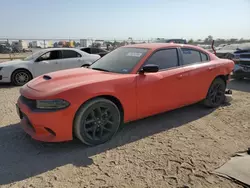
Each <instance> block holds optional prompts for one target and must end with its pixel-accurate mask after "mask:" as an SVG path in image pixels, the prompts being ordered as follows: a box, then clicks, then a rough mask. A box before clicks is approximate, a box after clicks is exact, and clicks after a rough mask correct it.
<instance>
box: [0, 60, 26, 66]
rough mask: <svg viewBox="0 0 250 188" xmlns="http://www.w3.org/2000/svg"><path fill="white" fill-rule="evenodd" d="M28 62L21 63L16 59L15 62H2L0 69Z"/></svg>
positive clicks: (21, 61)
mask: <svg viewBox="0 0 250 188" xmlns="http://www.w3.org/2000/svg"><path fill="white" fill-rule="evenodd" d="M28 62H29V61H23V60H21V59H16V60H12V61H4V62H2V63H0V67H8V66H12V65H19V64H26V63H28Z"/></svg>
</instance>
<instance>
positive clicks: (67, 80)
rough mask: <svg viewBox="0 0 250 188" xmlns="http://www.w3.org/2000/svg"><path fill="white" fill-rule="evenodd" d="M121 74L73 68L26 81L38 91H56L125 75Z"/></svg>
mask: <svg viewBox="0 0 250 188" xmlns="http://www.w3.org/2000/svg"><path fill="white" fill-rule="evenodd" d="M123 75H124V74H116V73H109V72H104V71H97V70H92V69H88V68H74V69H68V70H62V71H56V72H52V73H48V74H45V75H42V76H39V77H37V78H35V79H33V80H31V81H30V82H28V83H27V86H28V87H29V88H32V89H34V90H36V91H39V92H50V93H57V92H60V91H65V90H68V89H71V88H75V87H78V86H83V85H87V84H92V83H96V82H104V81H107V80H114V79H116V78H121V77H124V76H125V75H124V76H123Z"/></svg>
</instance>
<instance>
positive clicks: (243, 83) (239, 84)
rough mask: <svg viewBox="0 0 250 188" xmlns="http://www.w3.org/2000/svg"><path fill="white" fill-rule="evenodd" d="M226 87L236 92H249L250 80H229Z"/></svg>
mask: <svg viewBox="0 0 250 188" xmlns="http://www.w3.org/2000/svg"><path fill="white" fill-rule="evenodd" d="M227 87H228V89H232V90H236V91H243V92H250V79H244V80H231V81H230V82H229V83H228V86H227Z"/></svg>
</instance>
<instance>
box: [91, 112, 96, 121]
mask: <svg viewBox="0 0 250 188" xmlns="http://www.w3.org/2000/svg"><path fill="white" fill-rule="evenodd" d="M90 115H91V118H92V119H93V120H95V119H96V116H95V112H94V110H93V111H91V113H90Z"/></svg>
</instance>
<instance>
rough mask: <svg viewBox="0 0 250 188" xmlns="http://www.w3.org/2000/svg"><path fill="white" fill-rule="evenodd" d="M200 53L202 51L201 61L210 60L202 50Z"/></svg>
mask: <svg viewBox="0 0 250 188" xmlns="http://www.w3.org/2000/svg"><path fill="white" fill-rule="evenodd" d="M200 53H201V61H208V57H207V55H206V54H204V53H202V52H200Z"/></svg>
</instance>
